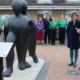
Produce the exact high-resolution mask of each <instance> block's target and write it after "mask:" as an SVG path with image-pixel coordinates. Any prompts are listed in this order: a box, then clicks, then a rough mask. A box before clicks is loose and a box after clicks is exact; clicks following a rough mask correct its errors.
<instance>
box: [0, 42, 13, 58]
mask: <svg viewBox="0 0 80 80" xmlns="http://www.w3.org/2000/svg"><path fill="white" fill-rule="evenodd" d="M12 45H13V43H12V42H0V57H7V55H8V53H9V51H10V49H11V47H12Z"/></svg>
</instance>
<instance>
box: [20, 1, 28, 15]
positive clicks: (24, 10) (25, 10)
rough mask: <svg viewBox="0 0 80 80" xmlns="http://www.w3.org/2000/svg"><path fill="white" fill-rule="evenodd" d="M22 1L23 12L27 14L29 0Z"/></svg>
mask: <svg viewBox="0 0 80 80" xmlns="http://www.w3.org/2000/svg"><path fill="white" fill-rule="evenodd" d="M21 3H22V10H21V13H22V14H23V15H25V14H26V12H27V5H28V4H27V2H26V1H25V0H21Z"/></svg>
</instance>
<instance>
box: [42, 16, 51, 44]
mask: <svg viewBox="0 0 80 80" xmlns="http://www.w3.org/2000/svg"><path fill="white" fill-rule="evenodd" d="M51 20H52V19H51V18H49V17H48V15H46V18H44V20H43V22H44V29H45V32H44V43H45V44H46V43H47V37H48V43H49V44H50V29H49V22H50V21H51Z"/></svg>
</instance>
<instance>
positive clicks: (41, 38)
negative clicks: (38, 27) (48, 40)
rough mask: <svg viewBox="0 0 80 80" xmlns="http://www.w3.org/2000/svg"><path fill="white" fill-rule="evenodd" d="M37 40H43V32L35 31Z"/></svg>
mask: <svg viewBox="0 0 80 80" xmlns="http://www.w3.org/2000/svg"><path fill="white" fill-rule="evenodd" d="M37 40H40V41H42V40H44V32H37Z"/></svg>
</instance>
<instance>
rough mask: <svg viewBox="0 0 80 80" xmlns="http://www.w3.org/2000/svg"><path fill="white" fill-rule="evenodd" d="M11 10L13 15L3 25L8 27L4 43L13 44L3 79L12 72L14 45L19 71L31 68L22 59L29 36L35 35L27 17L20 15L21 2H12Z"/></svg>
mask: <svg viewBox="0 0 80 80" xmlns="http://www.w3.org/2000/svg"><path fill="white" fill-rule="evenodd" d="M12 8H13V11H14V14H15V15H12V16H11V17H10V18H9V19H8V20H6V21H5V24H4V26H6V27H9V33H8V35H7V39H6V42H13V43H14V45H13V47H12V48H11V50H10V52H9V54H8V56H7V58H6V63H7V69H6V71H5V72H4V76H5V77H9V76H10V75H11V73H12V72H13V62H14V46H15V45H16V50H17V56H18V67H19V69H20V70H23V69H25V68H29V67H31V65H30V64H29V63H28V62H26V60H25V58H24V57H25V54H26V52H27V48H28V43H29V41H30V39H31V36H34V34H36V32H35V30H34V23H33V22H32V21H31V19H29V18H28V17H27V16H24V15H22V14H21V10H22V3H21V1H19V0H13V2H12ZM32 46H33V45H32Z"/></svg>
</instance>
